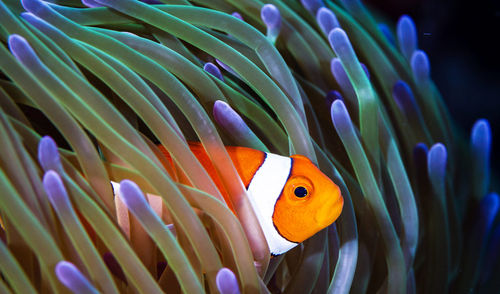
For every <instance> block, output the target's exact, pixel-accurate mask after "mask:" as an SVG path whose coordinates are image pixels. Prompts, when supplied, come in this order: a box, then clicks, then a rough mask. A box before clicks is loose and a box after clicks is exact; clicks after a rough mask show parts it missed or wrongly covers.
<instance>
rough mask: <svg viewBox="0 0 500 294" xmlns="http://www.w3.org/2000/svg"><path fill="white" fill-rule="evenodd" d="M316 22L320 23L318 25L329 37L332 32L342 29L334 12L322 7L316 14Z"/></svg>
mask: <svg viewBox="0 0 500 294" xmlns="http://www.w3.org/2000/svg"><path fill="white" fill-rule="evenodd" d="M316 21H317V22H318V25H319V27H320V28H321V30H322V31H323V33H324V34H325V35H327V36H328V33H330V31H331V30H333V29H335V28H340V24H339V21H338V20H337V16H336V15H335V13H333V11H331V10H330V9H328V8H326V7H321V8H320V9H318V13H317V14H316Z"/></svg>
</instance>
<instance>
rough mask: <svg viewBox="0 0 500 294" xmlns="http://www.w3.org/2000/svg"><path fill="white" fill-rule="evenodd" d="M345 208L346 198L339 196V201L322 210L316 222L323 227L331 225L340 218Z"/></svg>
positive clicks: (317, 215)
mask: <svg viewBox="0 0 500 294" xmlns="http://www.w3.org/2000/svg"><path fill="white" fill-rule="evenodd" d="M343 206H344V198H343V197H342V196H340V195H339V197H337V199H335V200H334V201H332V202H330V203H329V204H327V205H324V206H323V207H321V208H320V210H319V211H318V213H317V214H316V216H315V221H316V222H317V223H318V225H320V226H321V227H327V226H329V225H331V224H332V223H333V222H334V221H335V220H336V219H337V218H338V217H339V216H340V213H341V212H342V208H343Z"/></svg>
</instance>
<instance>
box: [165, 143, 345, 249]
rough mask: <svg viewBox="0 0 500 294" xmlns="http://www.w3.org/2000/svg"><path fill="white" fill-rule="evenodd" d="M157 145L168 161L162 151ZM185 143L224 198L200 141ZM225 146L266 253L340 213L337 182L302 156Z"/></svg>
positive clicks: (295, 240)
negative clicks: (258, 229)
mask: <svg viewBox="0 0 500 294" xmlns="http://www.w3.org/2000/svg"><path fill="white" fill-rule="evenodd" d="M158 147H159V148H160V150H161V151H162V153H163V154H164V155H165V157H166V158H167V159H168V162H169V163H170V164H171V165H172V166H173V160H172V158H171V157H170V155H169V153H168V151H167V150H166V149H165V148H164V147H163V146H161V145H159V146H158ZM189 148H190V149H191V151H192V152H193V154H194V155H195V156H196V158H197V159H198V160H199V161H200V163H201V164H202V166H203V167H204V168H205V170H206V171H207V172H208V174H209V175H210V177H211V178H212V180H213V181H214V183H215V184H216V186H217V188H218V189H219V190H220V191H221V194H222V195H223V196H224V198H225V200H226V202H227V203H230V201H229V198H228V197H229V195H227V193H226V192H225V190H224V188H223V184H222V182H221V181H220V180H219V178H218V176H217V175H216V171H215V168H214V166H213V165H212V162H211V161H210V159H209V157H208V155H207V153H206V152H205V149H204V148H203V146H202V145H201V143H189ZM226 150H227V152H228V154H229V156H230V158H231V160H232V162H233V164H234V166H235V167H236V170H237V172H238V174H239V176H240V178H241V181H242V182H243V184H244V186H245V187H246V190H247V195H248V199H249V202H250V204H251V205H252V208H253V211H254V213H255V215H256V216H257V219H258V221H259V224H260V226H261V228H262V231H263V232H264V236H265V238H266V241H267V244H268V246H269V249H270V251H271V254H272V255H280V254H283V253H285V252H287V251H288V250H290V249H292V248H293V247H295V246H297V245H298V244H299V243H301V242H302V241H304V240H306V239H308V238H309V237H312V236H313V235H314V234H316V233H317V232H319V231H320V230H322V229H324V228H326V227H327V226H329V225H331V224H332V223H333V222H334V221H335V220H336V219H337V218H338V217H339V216H340V213H341V211H342V207H343V204H344V200H343V198H342V195H341V193H340V189H339V187H338V186H337V185H336V184H335V183H334V182H333V181H332V180H330V179H329V178H328V177H327V176H326V175H325V174H323V173H322V172H321V171H320V170H319V169H318V168H317V167H316V165H314V163H312V162H311V161H310V160H309V159H308V158H307V157H305V156H302V155H292V156H291V157H286V156H281V155H277V154H273V153H267V152H263V151H259V150H255V149H251V148H246V147H233V146H226ZM233 212H234V211H233Z"/></svg>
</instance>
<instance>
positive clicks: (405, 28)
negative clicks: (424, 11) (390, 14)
mask: <svg viewBox="0 0 500 294" xmlns="http://www.w3.org/2000/svg"><path fill="white" fill-rule="evenodd" d="M397 35H398V42H399V49H400V50H401V53H402V54H403V56H404V57H405V58H406V60H410V58H411V57H412V55H413V52H414V51H415V50H417V29H416V28H415V23H414V22H413V20H412V19H411V17H409V16H408V15H403V16H401V18H399V21H398V24H397Z"/></svg>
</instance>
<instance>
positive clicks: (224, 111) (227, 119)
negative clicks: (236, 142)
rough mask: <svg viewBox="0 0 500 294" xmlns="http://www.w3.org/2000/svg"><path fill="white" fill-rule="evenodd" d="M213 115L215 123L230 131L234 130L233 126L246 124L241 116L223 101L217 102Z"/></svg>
mask: <svg viewBox="0 0 500 294" xmlns="http://www.w3.org/2000/svg"><path fill="white" fill-rule="evenodd" d="M213 115H214V118H215V121H216V122H217V123H218V124H219V125H221V126H223V127H225V128H227V129H228V130H230V129H233V128H232V127H231V126H236V125H240V124H244V121H243V119H242V118H241V116H240V115H239V114H238V113H236V111H234V109H232V108H231V106H230V105H229V104H227V103H226V102H224V101H221V100H217V101H215V103H214V108H213Z"/></svg>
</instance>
